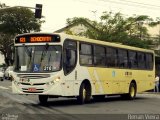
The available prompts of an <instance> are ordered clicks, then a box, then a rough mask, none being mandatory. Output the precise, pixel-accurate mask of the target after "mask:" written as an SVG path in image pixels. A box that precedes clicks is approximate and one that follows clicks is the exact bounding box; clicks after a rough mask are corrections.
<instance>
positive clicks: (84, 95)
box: [83, 89, 86, 100]
mask: <svg viewBox="0 0 160 120" xmlns="http://www.w3.org/2000/svg"><path fill="white" fill-rule="evenodd" d="M85 98H86V89H83V100H85Z"/></svg>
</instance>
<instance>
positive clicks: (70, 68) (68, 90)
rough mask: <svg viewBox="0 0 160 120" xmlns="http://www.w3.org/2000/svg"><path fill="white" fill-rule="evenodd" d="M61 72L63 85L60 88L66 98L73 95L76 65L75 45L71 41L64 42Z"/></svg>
mask: <svg viewBox="0 0 160 120" xmlns="http://www.w3.org/2000/svg"><path fill="white" fill-rule="evenodd" d="M63 52H64V54H63V70H64V80H65V82H64V84H63V86H62V88H63V90H64V93H65V95H66V96H68V95H74V94H75V92H74V83H75V79H76V74H77V73H76V72H77V70H76V64H77V43H76V42H75V41H72V40H66V41H65V42H64V49H63Z"/></svg>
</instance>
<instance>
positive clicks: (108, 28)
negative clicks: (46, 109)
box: [67, 12, 151, 48]
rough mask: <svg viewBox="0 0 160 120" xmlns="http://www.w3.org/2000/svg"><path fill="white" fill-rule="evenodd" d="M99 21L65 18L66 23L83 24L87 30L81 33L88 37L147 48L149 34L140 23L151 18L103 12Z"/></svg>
mask: <svg viewBox="0 0 160 120" xmlns="http://www.w3.org/2000/svg"><path fill="white" fill-rule="evenodd" d="M100 20H101V21H100V22H97V21H91V20H89V19H87V18H76V17H75V18H72V19H67V23H68V25H71V24H75V23H76V24H78V23H81V24H84V25H87V24H88V25H89V26H88V25H87V30H86V31H84V33H83V34H80V35H83V36H84V35H85V36H86V37H88V38H92V39H98V40H103V41H108V42H118V43H122V44H125V45H131V46H136V47H142V48H149V43H151V41H150V40H148V39H147V40H146V38H148V36H149V34H148V33H147V28H146V27H145V26H142V24H140V23H145V22H146V21H148V20H151V19H150V18H149V17H148V16H145V15H140V16H133V17H129V18H125V17H124V16H123V15H122V14H121V13H119V12H118V13H115V14H113V13H112V12H104V13H103V15H102V16H101V17H100ZM70 33H71V32H70Z"/></svg>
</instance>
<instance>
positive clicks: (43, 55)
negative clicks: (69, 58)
mask: <svg viewBox="0 0 160 120" xmlns="http://www.w3.org/2000/svg"><path fill="white" fill-rule="evenodd" d="M48 48H49V45H48V44H46V46H45V50H44V51H43V52H42V55H41V60H40V63H41V62H42V61H43V59H44V57H45V56H46V54H47V52H48Z"/></svg>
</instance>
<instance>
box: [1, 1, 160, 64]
mask: <svg viewBox="0 0 160 120" xmlns="http://www.w3.org/2000/svg"><path fill="white" fill-rule="evenodd" d="M0 3H5V4H6V5H7V6H11V7H13V6H25V7H35V5H36V4H42V5H43V8H42V15H43V16H45V18H43V20H45V23H43V24H42V27H41V32H54V31H56V30H58V29H61V28H63V27H65V26H66V19H67V18H73V17H85V18H89V19H91V20H99V17H100V16H101V15H102V13H103V12H104V11H112V12H113V13H116V12H121V13H122V14H124V16H126V17H128V16H133V15H134V14H136V15H148V16H150V17H152V18H156V17H160V0H0ZM32 10H33V11H34V9H32ZM1 62H3V60H2V59H0V63H1Z"/></svg>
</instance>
